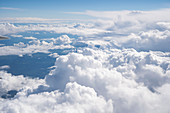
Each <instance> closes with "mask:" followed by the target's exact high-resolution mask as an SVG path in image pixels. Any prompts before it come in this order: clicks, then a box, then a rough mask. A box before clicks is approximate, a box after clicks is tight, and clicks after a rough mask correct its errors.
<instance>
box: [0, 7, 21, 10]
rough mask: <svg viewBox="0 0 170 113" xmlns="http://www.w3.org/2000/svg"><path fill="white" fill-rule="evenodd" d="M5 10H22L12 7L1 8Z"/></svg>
mask: <svg viewBox="0 0 170 113" xmlns="http://www.w3.org/2000/svg"><path fill="white" fill-rule="evenodd" d="M0 9H3V10H20V8H12V7H0Z"/></svg>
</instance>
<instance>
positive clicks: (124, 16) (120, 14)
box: [66, 9, 170, 22]
mask: <svg viewBox="0 0 170 113" xmlns="http://www.w3.org/2000/svg"><path fill="white" fill-rule="evenodd" d="M169 12H170V9H159V10H151V11H129V10H123V11H90V10H87V11H85V12H66V13H70V14H78V15H89V16H92V17H97V18H108V19H113V20H119V19H121V20H133V21H136V20H139V21H145V22H155V21H170V18H169V17H168V16H167V14H169ZM150 17H152V18H150ZM155 17H157V18H155Z"/></svg>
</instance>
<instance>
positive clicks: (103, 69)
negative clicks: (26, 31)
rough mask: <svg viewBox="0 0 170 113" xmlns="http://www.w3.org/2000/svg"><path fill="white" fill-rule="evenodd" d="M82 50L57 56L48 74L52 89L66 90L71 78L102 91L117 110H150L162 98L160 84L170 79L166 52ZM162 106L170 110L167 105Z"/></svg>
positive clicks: (129, 111) (48, 81)
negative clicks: (53, 67) (54, 64)
mask: <svg viewBox="0 0 170 113" xmlns="http://www.w3.org/2000/svg"><path fill="white" fill-rule="evenodd" d="M80 53H82V54H77V53H71V54H69V55H67V56H61V57H59V58H57V60H56V69H54V70H52V71H51V73H50V74H49V75H48V76H46V82H47V84H48V85H49V86H50V87H51V88H52V89H53V90H54V89H55V90H56V89H58V90H60V91H63V90H64V88H65V85H66V84H67V83H68V82H77V83H79V84H80V85H83V86H86V87H92V88H93V89H94V90H95V91H96V92H97V93H98V94H99V95H102V96H104V97H105V98H106V99H112V101H113V103H114V107H115V112H117V113H122V112H124V111H126V112H128V113H131V112H134V113H135V112H138V113H139V112H141V113H142V112H143V111H144V112H151V111H152V110H153V109H156V106H157V102H158V101H161V102H163V100H161V99H160V98H161V96H162V93H161V92H159V91H157V88H159V87H162V86H163V85H164V84H167V83H168V84H169V83H170V81H169V80H170V79H169V76H168V73H169V69H168V70H167V67H161V66H163V65H169V60H168V61H166V59H168V57H166V55H165V56H164V54H163V53H161V54H160V55H158V54H157V53H147V52H137V51H135V50H126V49H125V50H122V51H121V50H116V49H115V50H114V49H113V50H112V51H110V53H109V54H108V51H107V52H106V53H105V52H102V51H94V50H91V49H87V50H83V51H80ZM159 57H161V58H162V60H160V58H159ZM56 83H57V84H56ZM132 92H133V93H132ZM157 92H159V93H160V94H161V96H159V93H157ZM157 97H158V98H159V99H156V98H157ZM149 98H150V99H149ZM167 98H168V97H167ZM163 103H164V102H163ZM150 105H153V106H150ZM134 106H135V109H134ZM159 106H160V107H165V108H166V109H167V111H168V106H162V105H161V104H159ZM157 110H158V109H156V110H155V112H158V111H157ZM158 113H159V112H158Z"/></svg>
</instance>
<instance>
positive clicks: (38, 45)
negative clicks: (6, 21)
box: [0, 35, 74, 56]
mask: <svg viewBox="0 0 170 113" xmlns="http://www.w3.org/2000/svg"><path fill="white" fill-rule="evenodd" d="M26 39H34V40H32V41H30V42H29V43H27V44H25V43H23V42H19V43H17V44H14V45H13V46H2V47H0V49H1V50H2V51H1V53H0V56H4V55H19V56H23V55H25V54H33V53H38V52H40V53H50V52H49V50H50V49H64V48H74V47H73V46H71V45H69V44H68V43H70V42H71V41H70V38H69V37H68V36H67V35H63V36H61V37H59V38H57V39H54V38H53V39H52V41H50V42H46V41H45V40H36V38H34V37H26ZM59 40H60V41H63V42H62V43H61V45H56V43H58V41H59ZM64 44H65V45H64Z"/></svg>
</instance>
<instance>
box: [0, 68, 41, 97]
mask: <svg viewBox="0 0 170 113" xmlns="http://www.w3.org/2000/svg"><path fill="white" fill-rule="evenodd" d="M40 84H44V80H40V79H31V78H27V77H24V76H23V75H19V76H14V75H12V74H11V73H7V72H5V71H0V97H1V96H2V95H4V94H6V93H7V92H8V91H10V90H17V91H19V90H20V89H22V88H24V87H30V88H36V87H38V86H39V85H40Z"/></svg>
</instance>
